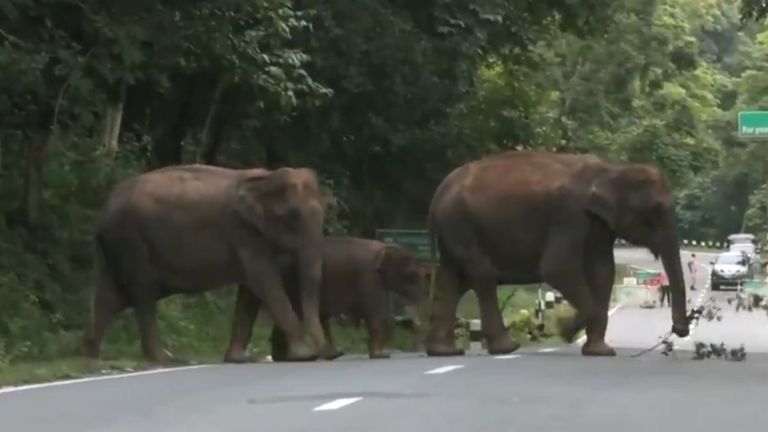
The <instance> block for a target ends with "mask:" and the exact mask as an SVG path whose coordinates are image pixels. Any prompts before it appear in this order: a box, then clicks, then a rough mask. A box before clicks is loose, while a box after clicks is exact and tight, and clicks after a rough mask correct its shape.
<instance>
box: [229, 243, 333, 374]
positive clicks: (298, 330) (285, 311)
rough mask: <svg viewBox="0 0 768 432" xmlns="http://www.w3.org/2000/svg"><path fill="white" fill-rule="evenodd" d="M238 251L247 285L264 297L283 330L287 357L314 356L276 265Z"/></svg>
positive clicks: (302, 357)
mask: <svg viewBox="0 0 768 432" xmlns="http://www.w3.org/2000/svg"><path fill="white" fill-rule="evenodd" d="M241 253H242V255H243V266H242V268H243V271H244V272H245V276H246V281H247V282H246V286H247V288H248V289H249V290H251V292H252V293H253V294H254V295H256V296H257V297H258V298H260V299H261V300H262V301H263V303H264V304H265V305H266V307H267V309H268V310H269V312H270V315H271V316H272V319H273V321H274V323H275V324H276V325H277V326H278V327H280V330H281V331H283V332H285V336H286V338H287V344H288V348H287V354H286V360H290V361H312V360H316V359H317V357H318V355H317V352H316V351H315V350H314V349H313V348H312V347H311V346H310V344H309V343H307V340H306V339H305V337H304V336H305V334H304V329H303V326H302V324H301V322H300V321H299V317H298V316H297V314H296V312H295V311H294V310H293V307H292V306H291V302H290V299H289V297H288V295H287V293H286V291H285V290H284V289H283V284H282V282H281V277H280V273H279V271H278V268H277V265H276V264H275V263H273V262H271V261H268V260H265V259H259V258H256V257H255V256H253V255H252V254H251V253H250V252H248V251H243V252H241ZM273 335H274V333H273Z"/></svg>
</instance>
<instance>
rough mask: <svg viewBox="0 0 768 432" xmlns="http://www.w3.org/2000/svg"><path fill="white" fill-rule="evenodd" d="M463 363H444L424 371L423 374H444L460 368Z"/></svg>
mask: <svg viewBox="0 0 768 432" xmlns="http://www.w3.org/2000/svg"><path fill="white" fill-rule="evenodd" d="M463 367H464V365H446V366H441V367H439V368H436V369H432V370H428V371H426V372H424V375H434V374H444V373H446V372H450V371H452V370H456V369H461V368H463Z"/></svg>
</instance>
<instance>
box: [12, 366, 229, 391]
mask: <svg viewBox="0 0 768 432" xmlns="http://www.w3.org/2000/svg"><path fill="white" fill-rule="evenodd" d="M210 366H215V365H194V366H182V367H177V368H165V369H152V370H146V371H140V372H130V373H124V374H115V375H101V376H95V377H88V378H78V379H71V380H64V381H53V382H47V383H40V384H29V385H24V386H18V387H3V388H0V394H3V393H12V392H18V391H23V390H33V389H39V388H46V387H56V386H63V385H68V384H78V383H86V382H91V381H104V380H112V379H119V378H128V377H135V376H141V375H153V374H159V373H166V372H176V371H182V370H190V369H199V368H204V367H210Z"/></svg>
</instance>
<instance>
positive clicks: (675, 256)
mask: <svg viewBox="0 0 768 432" xmlns="http://www.w3.org/2000/svg"><path fill="white" fill-rule="evenodd" d="M660 246H661V247H660V250H659V255H661V262H662V264H663V265H664V271H665V272H666V273H667V278H668V279H669V285H670V291H671V292H670V294H671V296H672V332H673V333H674V334H676V335H677V336H679V337H686V336H688V334H689V332H690V331H689V328H688V320H687V319H686V298H685V296H686V288H685V278H684V276H683V266H682V263H681V260H680V246H679V244H678V240H677V233H676V230H675V229H674V228H672V229H671V230H670V231H669V232H668V234H667V235H665V236H664V240H663V241H662V244H661V245H660Z"/></svg>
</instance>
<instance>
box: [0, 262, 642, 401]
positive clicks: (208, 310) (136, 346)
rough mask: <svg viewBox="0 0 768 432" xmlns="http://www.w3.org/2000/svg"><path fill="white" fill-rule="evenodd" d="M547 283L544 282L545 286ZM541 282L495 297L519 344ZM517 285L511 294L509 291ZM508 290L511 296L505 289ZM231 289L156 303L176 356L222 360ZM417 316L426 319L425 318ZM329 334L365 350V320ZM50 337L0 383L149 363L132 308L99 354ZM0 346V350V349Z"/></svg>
mask: <svg viewBox="0 0 768 432" xmlns="http://www.w3.org/2000/svg"><path fill="white" fill-rule="evenodd" d="M628 273H629V272H628V268H627V267H626V266H622V265H617V269H616V278H617V280H618V281H620V280H621V279H622V278H623V277H625V276H626V275H627V274H628ZM542 288H543V289H544V290H546V288H547V287H546V285H544V286H542ZM537 289H538V285H533V286H501V287H499V289H498V298H499V303H500V304H501V303H503V302H505V300H506V307H504V309H503V311H502V316H503V317H504V320H505V323H506V324H507V325H508V326H509V328H510V332H511V334H512V335H513V336H514V337H515V338H516V339H517V340H518V341H520V342H521V343H522V344H523V345H531V344H533V343H534V342H531V341H530V340H529V339H528V336H527V330H528V329H529V328H531V327H532V326H533V325H535V321H534V319H533V317H534V308H535V302H536V299H537ZM513 293H514V295H512V294H513ZM510 295H511V297H510ZM233 303H234V290H229V291H227V290H224V291H223V292H215V293H206V294H204V295H201V296H194V297H183V296H179V297H175V298H171V299H167V300H165V301H163V302H161V303H160V305H159V309H160V311H159V314H158V315H159V316H158V324H159V327H160V334H161V336H162V338H163V342H164V344H165V346H166V347H167V348H168V349H169V351H171V352H172V353H173V354H174V355H176V356H177V357H179V358H181V359H183V360H186V361H189V362H190V363H193V364H194V363H220V362H221V361H222V359H223V356H224V352H225V350H226V348H227V344H228V341H229V333H230V328H231V327H230V326H231V319H232V310H233V307H234V304H233ZM458 313H459V316H460V317H462V318H465V319H473V318H479V317H480V312H479V307H478V304H477V298H476V297H475V295H474V293H473V292H469V293H467V294H466V295H465V296H464V298H462V300H461V302H460V304H459V308H458ZM572 313H573V309H572V308H571V307H570V306H569V305H567V304H566V303H563V304H562V305H559V306H556V308H555V309H554V310H548V311H547V312H546V313H545V320H544V324H545V329H546V333H549V334H550V335H551V337H547V338H544V339H540V340H539V341H537V342H535V343H536V344H541V345H544V346H546V345H555V344H560V343H562V342H561V340H560V338H559V337H557V325H556V320H557V319H559V318H564V317H568V316H570V315H571V314H572ZM422 322H424V321H423V319H422ZM270 332H271V322H270V320H269V318H268V317H266V316H261V317H260V318H259V320H258V321H257V323H256V325H255V326H254V331H253V336H252V337H251V343H250V345H249V348H250V355H251V356H252V357H253V358H255V359H258V358H262V357H264V356H266V355H267V354H269V353H270V348H269V335H270ZM332 332H333V336H334V341H335V343H336V344H337V346H338V347H339V348H340V349H342V350H343V351H345V352H346V353H348V354H354V353H366V352H367V332H366V330H365V328H364V327H361V328H358V327H354V326H342V325H340V324H336V323H334V324H333V328H332ZM48 340H49V341H50V344H51V345H55V346H53V347H51V348H49V349H48V350H46V354H45V355H42V356H41V355H39V354H30V355H29V356H23V355H22V356H19V357H17V358H13V359H11V360H5V361H3V358H2V356H0V387H2V386H8V385H21V384H30V383H39V382H48V381H52V380H59V379H72V378H80V377H86V376H93V375H102V374H111V373H120V372H132V371H138V370H145V369H149V368H152V367H154V365H152V364H150V363H147V362H145V361H143V360H142V358H141V349H140V343H139V336H138V331H137V329H136V325H135V321H134V319H133V314H131V313H124V314H122V315H121V316H120V317H119V318H118V320H117V321H116V323H115V324H114V325H113V327H112V328H111V329H110V331H109V333H108V335H107V340H106V341H105V344H104V348H103V354H102V360H89V359H84V358H82V357H77V356H76V355H75V353H76V352H77V348H78V346H79V340H80V333H79V332H71V333H66V334H61V335H57V337H55V338H54V337H50V338H49V339H48ZM422 340H423V335H421V334H418V333H417V332H414V331H411V330H407V329H405V328H401V327H397V326H396V327H395V328H394V329H393V331H392V335H391V338H390V342H389V344H388V349H390V350H392V351H405V352H409V351H410V352H412V351H422V350H423V349H424V348H423V343H422ZM462 343H463V344H466V343H468V342H467V338H466V335H460V337H459V344H462ZM0 354H1V353H0Z"/></svg>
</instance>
